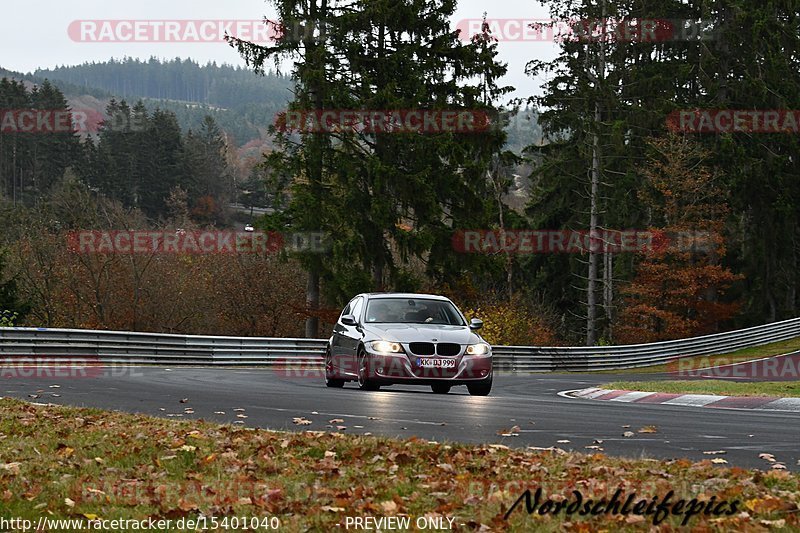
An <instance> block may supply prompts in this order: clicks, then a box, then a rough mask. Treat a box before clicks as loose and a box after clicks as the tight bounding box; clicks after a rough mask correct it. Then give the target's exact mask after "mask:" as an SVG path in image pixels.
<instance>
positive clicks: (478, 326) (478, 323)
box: [469, 318, 483, 330]
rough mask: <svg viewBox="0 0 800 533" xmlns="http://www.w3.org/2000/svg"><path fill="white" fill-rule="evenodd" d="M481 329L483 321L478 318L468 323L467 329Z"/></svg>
mask: <svg viewBox="0 0 800 533" xmlns="http://www.w3.org/2000/svg"><path fill="white" fill-rule="evenodd" d="M482 327H483V320H481V319H480V318H473V319H472V320H470V321H469V329H473V330H474V329H481V328H482Z"/></svg>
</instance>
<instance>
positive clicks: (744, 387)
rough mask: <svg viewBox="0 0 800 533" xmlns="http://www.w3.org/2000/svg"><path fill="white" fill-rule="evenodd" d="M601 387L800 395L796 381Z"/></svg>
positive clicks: (633, 383) (637, 383)
mask: <svg viewBox="0 0 800 533" xmlns="http://www.w3.org/2000/svg"><path fill="white" fill-rule="evenodd" d="M601 387H602V388H604V389H617V390H630V391H643V392H667V393H674V394H716V395H719V396H775V397H778V398H781V397H786V398H788V397H792V398H800V383H798V382H795V381H764V382H753V383H741V382H736V381H726V380H719V379H702V380H692V381H617V382H614V383H607V384H605V385H601Z"/></svg>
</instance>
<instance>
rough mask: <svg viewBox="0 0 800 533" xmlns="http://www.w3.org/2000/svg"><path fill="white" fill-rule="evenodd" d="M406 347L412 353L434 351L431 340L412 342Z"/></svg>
mask: <svg viewBox="0 0 800 533" xmlns="http://www.w3.org/2000/svg"><path fill="white" fill-rule="evenodd" d="M408 347H409V348H410V349H411V352H412V353H413V354H414V355H433V353H434V351H435V347H434V345H433V343H432V342H412V343H410V344H409V345H408Z"/></svg>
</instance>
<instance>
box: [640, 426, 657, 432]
mask: <svg viewBox="0 0 800 533" xmlns="http://www.w3.org/2000/svg"><path fill="white" fill-rule="evenodd" d="M639 433H658V428H657V427H655V426H644V427H642V428H639Z"/></svg>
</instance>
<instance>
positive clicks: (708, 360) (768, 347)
mask: <svg viewBox="0 0 800 533" xmlns="http://www.w3.org/2000/svg"><path fill="white" fill-rule="evenodd" d="M797 350H800V337H798V338H795V339H789V340H787V341H781V342H774V343H772V344H765V345H763V346H756V347H754V348H743V349H741V350H736V351H735V352H730V353H725V354H717V355H708V356H706V355H700V356H697V357H688V358H686V359H684V360H683V361H682V363H681V365H685V367H686V368H691V369H693V370H696V369H700V368H708V367H710V366H721V365H727V364H731V363H741V362H744V361H752V360H755V359H762V358H764V357H772V356H774V355H782V354H785V353H789V352H794V351H797ZM675 367H676V363H669V364H664V365H656V366H648V367H644V368H629V369H627V370H608V371H602V372H596V373H597V374H657V373H662V372H672V371H675V370H676V368H675Z"/></svg>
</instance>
